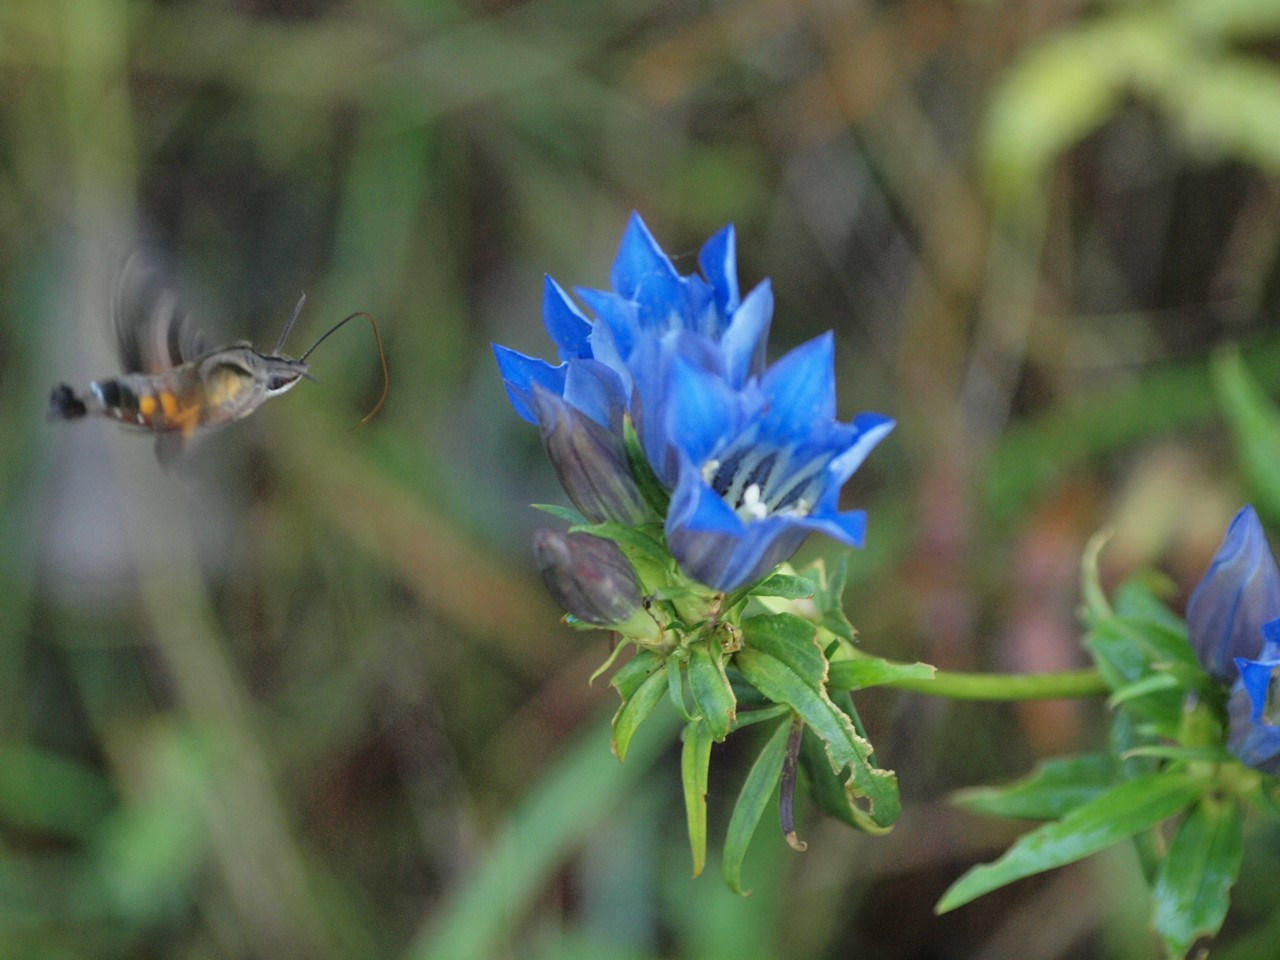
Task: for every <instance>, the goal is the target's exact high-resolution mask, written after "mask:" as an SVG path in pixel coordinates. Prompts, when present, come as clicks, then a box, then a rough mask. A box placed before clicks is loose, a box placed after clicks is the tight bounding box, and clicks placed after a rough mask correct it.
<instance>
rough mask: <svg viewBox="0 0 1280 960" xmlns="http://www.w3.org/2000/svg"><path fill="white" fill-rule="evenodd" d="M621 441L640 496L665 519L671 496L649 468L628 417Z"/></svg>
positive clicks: (624, 423)
mask: <svg viewBox="0 0 1280 960" xmlns="http://www.w3.org/2000/svg"><path fill="white" fill-rule="evenodd" d="M622 441H623V449H625V450H626V452H627V466H629V467H630V468H631V476H632V478H633V479H634V480H635V482H636V486H637V487H638V488H639V490H640V495H641V496H642V497H644V499H645V502H646V503H648V504H649V506H650V507H652V508H653V512H654V513H656V514H657V515H658V516H660V517H665V516H666V515H667V507H668V505H670V503H671V495H670V494H669V493H667V489H666V487H664V486H663V485H662V481H661V480H659V479H658V475H657V474H656V473H654V472H653V468H652V467H651V466H649V458H648V457H646V456H645V455H644V449H643V448H642V447H641V446H640V438H639V437H638V436H636V428H635V424H633V423H632V422H631V417H630V416H626V417H624V418H623V421H622Z"/></svg>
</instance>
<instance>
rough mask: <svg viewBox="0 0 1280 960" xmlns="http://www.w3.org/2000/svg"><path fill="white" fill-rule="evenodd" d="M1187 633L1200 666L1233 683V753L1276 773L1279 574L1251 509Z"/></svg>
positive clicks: (1229, 539) (1231, 533) (1225, 548)
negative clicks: (1274, 680) (1274, 683)
mask: <svg viewBox="0 0 1280 960" xmlns="http://www.w3.org/2000/svg"><path fill="white" fill-rule="evenodd" d="M1187 634H1188V638H1189V639H1190V641H1191V646H1192V649H1193V650H1195V653H1196V657H1197V658H1198V659H1199V661H1200V664H1201V666H1203V667H1204V669H1205V672H1206V673H1208V674H1209V675H1210V676H1211V677H1213V678H1214V679H1215V680H1218V681H1219V682H1221V683H1224V684H1228V683H1229V684H1232V689H1231V696H1230V700H1229V701H1228V713H1229V716H1230V732H1229V735H1228V745H1229V746H1230V748H1231V751H1232V752H1233V753H1234V754H1235V755H1236V756H1237V757H1239V758H1240V760H1242V761H1243V762H1244V763H1247V764H1249V766H1252V767H1256V768H1257V769H1259V770H1262V771H1263V772H1265V773H1271V774H1280V726H1275V725H1274V720H1275V719H1276V717H1275V714H1274V710H1275V707H1276V704H1275V703H1274V702H1273V699H1272V697H1271V688H1272V682H1271V681H1272V676H1273V675H1274V673H1275V671H1276V668H1277V667H1280V567H1277V565H1276V561H1275V558H1274V557H1273V556H1272V554H1271V548H1270V547H1269V546H1268V544H1267V538H1266V535H1265V534H1264V533H1263V532H1262V525H1261V523H1259V522H1258V515H1257V513H1256V512H1254V509H1253V507H1252V506H1248V505H1246V506H1244V507H1242V508H1241V509H1240V511H1239V512H1238V513H1237V514H1236V515H1235V518H1234V519H1233V520H1232V521H1231V525H1230V526H1229V527H1228V528H1227V533H1226V536H1225V537H1224V538H1223V541H1222V545H1221V546H1220V547H1218V552H1217V553H1216V554H1214V557H1213V561H1212V562H1211V563H1210V564H1209V569H1208V571H1207V572H1206V573H1205V575H1204V578H1203V579H1202V580H1201V581H1200V584H1199V585H1198V586H1197V587H1196V589H1195V592H1194V593H1193V594H1192V595H1191V600H1190V602H1189V603H1188V605H1187Z"/></svg>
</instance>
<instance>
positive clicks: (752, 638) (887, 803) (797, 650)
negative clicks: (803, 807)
mask: <svg viewBox="0 0 1280 960" xmlns="http://www.w3.org/2000/svg"><path fill="white" fill-rule="evenodd" d="M742 632H743V640H744V644H745V645H744V647H743V649H742V650H740V651H738V653H737V654H736V656H735V657H734V665H735V666H736V667H737V669H738V671H739V672H741V674H742V676H743V678H744V679H746V680H747V682H748V683H750V684H751V685H752V686H754V687H755V688H756V689H757V690H759V691H760V692H761V693H762V694H764V695H765V696H766V697H767V698H768V699H770V700H772V701H773V702H774V703H785V704H787V705H788V706H790V707H791V709H793V710H795V711H796V713H798V714H800V716H801V717H802V718H803V719H804V721H805V723H806V724H808V726H809V727H810V729H812V730H813V732H814V733H815V734H816V735H817V736H818V737H819V738H820V739H821V740H822V741H823V743H824V744H825V745H826V751H827V757H828V759H829V760H830V762H831V768H832V770H834V771H835V772H836V773H837V775H842V774H843V771H844V770H845V769H846V768H848V769H849V770H850V773H849V776H848V777H847V778H846V780H845V782H846V783H847V784H848V785H849V787H850V788H851V789H852V790H853V791H854V792H855V793H856V795H857V796H859V797H864V798H865V799H866V800H867V801H868V804H869V805H870V810H869V811H868V815H869V816H870V818H871V821H872V822H873V823H874V824H875V825H876V826H880V827H887V826H890V825H891V824H892V823H893V822H894V821H895V820H897V818H898V813H899V810H900V807H899V800H898V783H897V778H896V777H894V775H893V773H892V771H889V770H881V769H878V768H876V767H875V766H874V763H873V761H872V759H871V757H872V748H871V744H870V743H869V742H867V740H866V738H865V737H863V736H861V735H860V734H859V732H858V731H857V729H856V728H855V726H854V723H853V721H852V720H851V719H850V718H849V716H848V714H846V713H845V712H844V711H843V710H841V709H840V708H839V707H837V706H836V705H835V704H834V703H833V702H832V701H831V698H830V697H829V696H828V694H827V688H826V683H827V661H826V658H825V657H824V656H823V654H822V650H821V649H820V648H819V646H818V641H817V636H816V629H815V627H814V625H813V624H812V623H810V622H809V621H807V620H802V619H801V618H800V617H797V616H794V615H792V614H787V613H779V614H770V615H767V616H759V617H751V618H749V619H747V620H744V621H743V623H742Z"/></svg>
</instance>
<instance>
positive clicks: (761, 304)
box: [720, 280, 773, 387]
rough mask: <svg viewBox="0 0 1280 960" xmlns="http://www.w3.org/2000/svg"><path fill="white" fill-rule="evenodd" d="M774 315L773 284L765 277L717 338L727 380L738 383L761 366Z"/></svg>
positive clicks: (734, 384) (758, 370) (754, 373)
mask: <svg viewBox="0 0 1280 960" xmlns="http://www.w3.org/2000/svg"><path fill="white" fill-rule="evenodd" d="M772 319H773V287H772V286H771V285H770V284H769V281H768V280H765V281H764V282H763V283H761V284H760V285H759V286H757V287H756V288H755V289H754V290H752V291H751V292H750V293H748V294H747V299H745V300H743V301H742V305H741V306H740V307H738V309H737V312H735V313H734V315H733V319H732V320H731V321H730V322H729V328H728V329H727V330H725V332H724V336H723V337H722V338H721V340H720V348H721V350H723V351H724V357H725V366H726V367H727V368H728V375H729V382H730V383H731V384H732V385H733V386H735V387H740V386H742V384H743V383H744V382H746V379H747V377H749V376H752V375H758V374H759V373H760V371H762V370H763V369H764V360H765V352H764V348H765V343H766V341H768V339H769V324H770V322H771V321H772Z"/></svg>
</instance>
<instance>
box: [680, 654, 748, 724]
mask: <svg viewBox="0 0 1280 960" xmlns="http://www.w3.org/2000/svg"><path fill="white" fill-rule="evenodd" d="M689 689H690V690H692V691H693V700H694V702H695V703H696V704H697V705H698V709H699V710H700V711H702V718H703V719H704V720H706V722H707V727H708V728H709V729H710V731H711V736H712V738H713V739H715V740H716V741H717V742H720V741H723V740H724V738H725V737H727V736H728V735H729V731H730V730H731V729H733V725H734V721H735V718H736V716H737V710H738V701H737V699H736V698H735V697H734V695H733V687H732V686H730V684H729V677H728V676H727V675H726V674H725V670H724V651H723V650H721V649H720V644H718V643H716V642H715V641H714V640H704V641H702V642H700V643H695V644H693V645H692V646H691V647H690V648H689Z"/></svg>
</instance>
